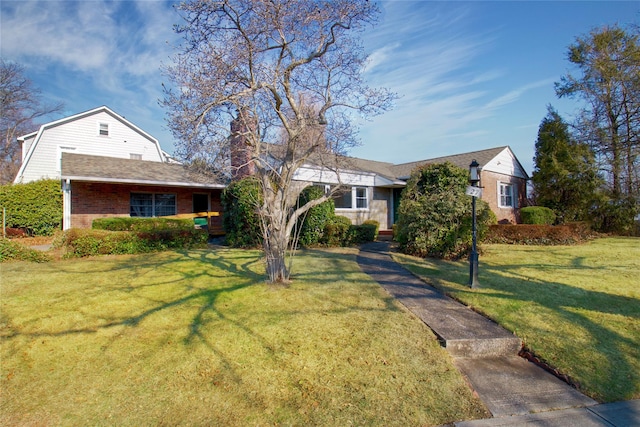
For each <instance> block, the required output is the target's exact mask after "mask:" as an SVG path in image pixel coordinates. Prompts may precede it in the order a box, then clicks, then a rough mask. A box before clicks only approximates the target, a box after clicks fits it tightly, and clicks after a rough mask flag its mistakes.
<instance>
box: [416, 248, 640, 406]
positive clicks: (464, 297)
mask: <svg viewBox="0 0 640 427" xmlns="http://www.w3.org/2000/svg"><path fill="white" fill-rule="evenodd" d="M585 260H586V259H585V257H581V256H578V257H574V258H572V259H571V260H570V261H569V263H568V266H566V267H559V269H562V270H565V269H567V270H570V269H575V268H580V269H591V270H604V269H606V267H602V266H595V267H593V266H586V265H585ZM430 262H431V263H433V264H435V266H436V268H432V267H425V266H424V265H420V262H419V261H411V262H409V264H411V265H410V268H411V269H412V270H413V271H415V272H416V273H417V274H419V275H420V276H422V277H424V278H425V279H426V280H427V282H429V283H430V284H432V285H433V286H435V287H436V288H438V289H440V290H441V291H443V292H444V293H446V294H448V295H450V296H452V297H453V298H455V299H457V300H460V301H462V302H465V303H467V304H470V303H471V304H473V301H476V303H475V304H474V307H473V308H474V309H475V310H478V311H480V312H482V313H483V314H485V315H486V316H487V317H490V318H492V319H493V320H499V319H497V317H501V318H502V320H501V321H500V322H499V323H501V324H502V325H503V326H504V327H505V328H507V329H510V330H511V331H512V332H514V333H520V334H527V329H530V328H534V327H536V326H533V325H532V324H523V322H526V321H527V319H529V318H528V317H526V316H530V314H525V315H524V316H525V317H520V316H519V315H518V313H517V312H514V313H512V314H511V313H506V314H505V313H503V314H497V310H499V307H501V306H503V305H504V304H503V302H509V303H514V304H515V305H514V307H518V306H519V305H518V303H519V302H523V303H524V304H525V305H526V306H527V308H531V307H532V306H533V308H535V307H536V306H537V307H540V311H541V314H540V316H539V318H537V319H533V320H535V323H536V324H537V325H543V326H544V327H545V328H546V329H547V331H546V332H547V333H551V334H556V335H557V334H565V333H566V334H567V336H561V337H559V338H558V339H559V340H560V341H561V342H562V344H561V347H562V348H559V349H557V350H556V351H553V350H549V349H547V350H546V351H545V350H540V349H541V347H543V345H542V344H543V343H540V342H538V343H536V342H531V341H529V342H528V343H527V346H528V347H529V348H530V349H531V350H532V351H533V352H534V353H537V355H538V356H539V357H541V358H543V359H545V361H546V362H547V363H549V364H550V365H552V366H554V367H556V368H558V369H559V370H560V371H561V372H563V373H567V372H571V373H572V379H573V380H575V381H577V382H578V385H579V386H582V388H583V391H585V392H587V393H588V394H590V395H591V397H593V398H595V399H597V400H600V401H616V400H627V399H634V398H639V397H640V372H639V369H638V368H639V367H640V361H639V360H638V353H637V349H638V348H639V347H640V330H639V329H638V327H637V325H638V324H639V321H640V300H638V299H637V298H633V297H629V296H624V295H614V294H610V293H606V292H600V291H596V290H592V289H584V288H580V287H577V286H571V285H568V284H566V283H560V282H555V281H544V280H536V279H532V278H530V277H527V276H525V275H523V274H522V273H521V272H520V271H522V270H523V269H528V268H529V269H536V268H541V266H540V265H537V264H535V263H531V264H518V265H513V266H509V265H507V266H505V265H503V264H501V265H500V266H495V267H494V266H492V265H488V264H487V263H484V264H482V266H481V270H480V283H481V287H480V289H479V290H477V291H476V290H471V289H469V288H467V287H465V286H462V284H466V283H468V279H469V277H468V274H469V273H468V265H467V264H465V263H451V262H444V261H437V260H430ZM438 265H440V266H441V267H442V268H440V269H438V268H437V267H438ZM454 284H459V285H454ZM492 301H493V302H492ZM501 301H503V302H501ZM543 311H544V312H545V313H547V312H549V311H550V312H551V313H552V314H553V315H555V316H557V317H556V319H557V320H559V321H561V322H562V323H565V322H566V324H568V325H569V326H565V327H566V328H568V331H567V332H561V331H558V328H559V327H561V325H558V324H554V322H555V321H556V320H554V319H553V318H543V316H544V315H543V314H542V312H543ZM598 315H602V316H603V317H604V316H614V317H612V318H611V319H616V318H618V317H620V318H631V319H632V322H633V325H636V326H635V327H634V326H632V327H631V329H630V330H628V331H627V332H626V334H627V335H628V336H625V335H623V333H621V332H620V331H619V330H616V326H615V325H611V324H606V319H603V320H602V321H597V320H596V319H594V317H596V318H597V317H598ZM537 327H540V326H537ZM572 330H575V331H576V333H577V334H578V335H580V336H579V337H578V336H576V337H572V336H571V335H570V334H571V332H572ZM585 335H586V339H587V340H588V341H589V342H590V343H591V344H590V345H592V348H591V349H589V351H587V352H585V351H584V350H585V349H584V347H583V344H581V342H582V340H584V339H585V338H584V336H585ZM556 338H557V337H554V340H555V339H556ZM549 351H551V352H552V354H547V352H549ZM557 353H565V355H566V356H558V354H557ZM585 354H587V355H588V357H586V358H585ZM574 356H575V358H574ZM567 363H569V364H570V365H569V366H566V365H564V364H567ZM571 364H573V365H571ZM563 365H564V366H563ZM580 382H582V384H580ZM587 382H588V384H587Z"/></svg>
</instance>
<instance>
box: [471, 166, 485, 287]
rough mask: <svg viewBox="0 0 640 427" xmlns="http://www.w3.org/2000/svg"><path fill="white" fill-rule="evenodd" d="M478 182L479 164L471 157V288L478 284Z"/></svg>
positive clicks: (479, 191)
mask: <svg viewBox="0 0 640 427" xmlns="http://www.w3.org/2000/svg"><path fill="white" fill-rule="evenodd" d="M479 182H480V165H479V164H478V162H477V161H476V159H473V160H472V161H471V164H470V165H469V183H470V184H471V187H473V188H471V189H470V194H471V200H472V201H471V216H472V221H473V222H472V228H471V233H472V245H471V255H469V286H470V287H471V288H476V287H478V286H479V285H480V283H479V282H478V250H477V247H476V244H477V234H478V230H477V229H478V227H477V223H476V197H477V196H478V195H479V194H481V191H482V190H481V189H480V188H477V187H478V183H479Z"/></svg>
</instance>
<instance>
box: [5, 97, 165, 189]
mask: <svg viewBox="0 0 640 427" xmlns="http://www.w3.org/2000/svg"><path fill="white" fill-rule="evenodd" d="M99 113H107V114H109V115H110V116H111V117H113V118H114V119H116V120H118V121H119V122H121V123H123V124H125V125H126V126H128V127H130V128H131V129H133V130H135V131H136V132H138V133H139V134H140V135H142V136H143V137H145V138H146V139H148V140H149V141H151V142H152V143H153V144H154V145H155V146H156V149H157V150H158V155H159V156H160V158H164V156H163V154H162V153H163V152H162V149H161V148H160V143H159V142H158V140H157V139H155V138H154V137H153V136H151V135H149V134H148V133H147V132H145V131H143V130H142V129H140V128H139V127H138V126H136V125H134V124H133V123H131V122H130V121H128V120H127V119H125V118H124V117H122V116H120V115H118V114H116V113H115V112H114V111H113V110H111V109H110V108H109V107H107V106H102V107H98V108H95V109H93V110H89V111H85V112H83V113H79V114H76V115H73V116H69V117H64V118H62V119H59V120H55V121H53V122H49V123H45V124H43V125H42V126H40V129H39V130H38V131H36V132H31V133H28V134H26V135H22V136H20V137H18V141H22V142H24V140H25V139H30V138H33V137H34V135H35V140H34V141H33V143H32V144H31V145H30V146H29V151H28V152H27V153H26V154H25V156H24V158H23V161H22V164H21V165H20V169H19V170H18V174H17V175H16V179H18V177H20V176H21V175H22V174H23V173H24V170H25V168H26V167H27V165H28V164H29V160H30V159H31V156H32V154H33V153H34V152H35V150H36V148H37V146H38V143H39V142H40V139H41V137H42V135H43V133H44V132H45V131H46V130H47V129H50V128H53V127H56V126H60V125H63V124H65V123H69V122H73V121H76V120H79V119H82V118H85V117H89V116H92V115H95V114H99Z"/></svg>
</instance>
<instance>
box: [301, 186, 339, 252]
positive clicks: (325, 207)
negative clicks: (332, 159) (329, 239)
mask: <svg viewBox="0 0 640 427" xmlns="http://www.w3.org/2000/svg"><path fill="white" fill-rule="evenodd" d="M323 195H324V190H323V189H322V188H320V187H317V186H309V187H306V188H305V189H304V190H302V192H301V193H300V197H298V206H302V205H304V204H305V203H307V202H309V201H310V200H315V199H318V198H320V197H322V196H323ZM334 216H335V204H334V202H333V199H328V200H327V201H325V202H322V203H320V204H319V205H317V206H314V207H312V208H311V209H309V210H308V211H307V213H306V214H305V215H304V216H303V217H302V220H301V221H299V225H298V226H297V227H298V233H299V240H298V241H299V243H300V244H301V245H304V246H311V245H316V244H318V243H319V242H320V239H321V238H322V235H323V234H324V231H325V225H326V224H327V222H328V221H330V220H331V219H332V218H333V217H334Z"/></svg>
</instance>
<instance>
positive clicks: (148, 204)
mask: <svg viewBox="0 0 640 427" xmlns="http://www.w3.org/2000/svg"><path fill="white" fill-rule="evenodd" d="M129 212H130V213H129V214H130V215H131V216H138V217H157V216H168V215H175V214H176V195H175V194H171V193H169V194H163V193H131V199H130V211H129Z"/></svg>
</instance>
